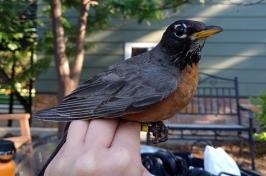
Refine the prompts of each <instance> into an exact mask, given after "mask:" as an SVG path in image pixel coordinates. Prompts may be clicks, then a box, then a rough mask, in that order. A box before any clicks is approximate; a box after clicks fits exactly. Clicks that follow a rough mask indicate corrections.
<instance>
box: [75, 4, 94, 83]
mask: <svg viewBox="0 0 266 176" xmlns="http://www.w3.org/2000/svg"><path fill="white" fill-rule="evenodd" d="M89 8H90V1H88V0H81V9H80V14H79V24H78V28H79V29H78V30H79V31H78V36H77V45H76V46H77V50H76V56H75V58H74V63H73V67H72V68H71V78H72V80H73V84H74V87H76V86H77V85H78V84H79V80H80V75H81V71H82V66H83V62H84V57H85V51H84V45H85V39H86V27H87V21H88V11H89Z"/></svg>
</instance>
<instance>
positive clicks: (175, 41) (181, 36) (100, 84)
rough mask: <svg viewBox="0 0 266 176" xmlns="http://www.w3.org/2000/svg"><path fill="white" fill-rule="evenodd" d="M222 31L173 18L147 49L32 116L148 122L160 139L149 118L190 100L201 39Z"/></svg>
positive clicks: (158, 127)
mask: <svg viewBox="0 0 266 176" xmlns="http://www.w3.org/2000/svg"><path fill="white" fill-rule="evenodd" d="M221 31H222V28H221V27H218V26H206V25H205V24H204V23H201V22H197V21H191V20H180V21H176V22H174V23H173V24H171V25H170V26H169V27H167V29H166V31H165V32H164V34H163V36H162V38H161V40H160V42H159V43H158V45H157V46H156V47H155V48H153V49H152V50H151V51H148V52H145V53H143V54H140V55H138V56H134V57H132V58H130V59H128V60H124V61H122V62H120V63H117V64H115V65H112V66H110V67H109V68H108V70H107V71H104V72H102V73H100V74H97V75H96V76H94V77H92V78H90V79H89V80H87V81H86V82H84V83H83V84H81V85H80V86H79V87H78V88H77V89H76V90H74V91H73V92H72V93H71V94H70V95H68V96H66V97H65V98H64V99H63V100H62V102H61V103H60V104H59V105H57V106H55V107H52V108H50V109H46V110H42V111H40V112H38V113H36V114H34V115H33V116H34V117H35V118H38V119H42V120H53V121H72V120H77V119H88V120H89V119H96V118H120V119H126V120H130V121H138V122H144V123H150V122H152V124H153V129H152V131H153V132H154V135H155V136H156V138H155V141H160V140H161V139H160V138H165V136H166V135H164V134H162V133H161V132H162V131H163V133H165V131H166V130H165V128H164V127H162V123H154V122H158V121H162V120H165V119H167V118H170V117H172V116H173V115H174V114H175V113H176V112H178V111H180V110H181V109H183V108H184V107H185V106H186V105H187V104H188V103H189V102H190V100H191V99H192V96H193V94H194V92H195V90H196V88H197V84H198V79H199V64H198V63H199V61H200V58H201V50H202V47H203V46H204V41H205V39H206V38H208V37H210V36H212V35H214V34H216V33H219V32H221ZM158 124H159V125H158ZM154 126H155V127H154ZM156 133H159V134H156Z"/></svg>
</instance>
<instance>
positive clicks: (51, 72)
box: [35, 0, 266, 97]
mask: <svg viewBox="0 0 266 176" xmlns="http://www.w3.org/2000/svg"><path fill="white" fill-rule="evenodd" d="M265 9H266V2H265V1H259V0H247V1H238V0H221V1H217V0H212V1H206V3H205V4H200V3H192V4H185V5H183V6H182V7H180V9H179V10H178V11H177V12H176V13H175V14H174V15H171V16H169V18H167V19H165V20H162V21H156V22H152V23H151V24H150V25H147V24H139V23H137V22H134V21H115V22H114V24H113V25H112V26H111V27H110V28H109V29H107V30H103V31H98V32H97V33H94V34H93V35H91V36H88V38H87V43H91V44H92V45H93V47H91V49H89V50H87V52H86V59H85V64H84V68H83V73H82V78H81V82H82V81H85V80H86V79H87V78H88V76H92V75H93V74H96V73H98V72H101V71H103V70H105V69H106V68H107V67H108V66H109V65H111V64H113V63H115V62H118V61H120V60H123V59H126V58H128V57H130V56H131V55H132V54H136V53H138V52H141V51H145V50H149V49H150V48H151V47H153V46H154V45H155V44H156V43H157V42H158V41H159V40H160V38H161V36H162V33H163V32H164V30H165V27H166V26H167V25H169V24H171V23H172V22H173V21H175V20H179V19H192V20H198V21H203V22H205V23H207V24H211V25H219V26H222V27H223V28H224V32H223V33H221V34H219V35H217V36H215V37H213V38H211V39H209V40H208V41H207V43H206V45H205V48H204V49H203V54H202V55H203V57H202V58H203V59H202V61H201V71H202V72H205V73H209V74H212V75H219V76H222V77H228V78H233V77H235V76H237V77H238V78H239V89H240V96H242V97H249V96H257V95H260V94H261V93H262V92H263V91H265V90H266V78H265V76H266V10H265ZM35 85H36V89H37V92H38V93H55V92H56V91H57V82H56V70H55V67H54V65H51V67H50V68H49V69H48V70H47V71H46V72H44V73H42V74H41V75H40V77H39V78H38V79H37V80H36V84H35Z"/></svg>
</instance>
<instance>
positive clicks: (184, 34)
mask: <svg viewBox="0 0 266 176" xmlns="http://www.w3.org/2000/svg"><path fill="white" fill-rule="evenodd" d="M222 31H223V29H222V28H221V27H219V26H207V25H205V24H204V23H202V22H198V21H192V20H179V21H176V22H174V23H173V24H171V25H170V26H168V27H167V29H166V31H165V32H164V34H163V37H162V39H161V41H160V46H161V47H162V49H163V50H164V51H165V52H167V53H169V54H170V55H171V56H172V57H174V58H173V59H174V60H175V62H182V63H184V64H185V62H186V63H194V62H198V61H199V59H200V51H201V49H202V47H203V45H204V41H205V40H206V39H207V38H208V37H211V36H213V35H215V34H217V33H219V32H222ZM181 59H182V60H181ZM193 59H194V60H193ZM178 64H179V63H178ZM184 64H183V65H184Z"/></svg>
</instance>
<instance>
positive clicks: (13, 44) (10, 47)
mask: <svg viewBox="0 0 266 176" xmlns="http://www.w3.org/2000/svg"><path fill="white" fill-rule="evenodd" d="M7 47H8V48H9V49H10V50H13V51H14V50H16V49H18V48H19V45H18V44H17V43H9V44H7Z"/></svg>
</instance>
